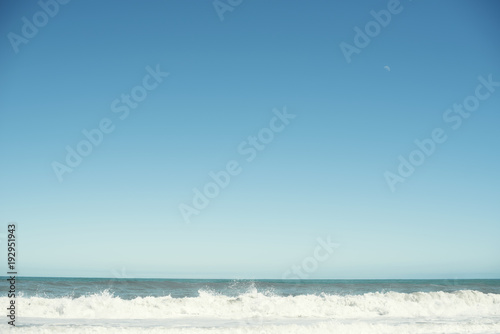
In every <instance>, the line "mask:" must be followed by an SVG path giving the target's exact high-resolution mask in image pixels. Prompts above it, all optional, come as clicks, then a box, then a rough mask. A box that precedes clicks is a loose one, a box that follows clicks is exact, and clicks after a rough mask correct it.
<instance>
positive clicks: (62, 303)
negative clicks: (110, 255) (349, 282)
mask: <svg viewBox="0 0 500 334" xmlns="http://www.w3.org/2000/svg"><path fill="white" fill-rule="evenodd" d="M7 303H8V301H7V298H6V297H1V298H0V305H2V304H3V305H7ZM17 312H18V313H17V314H18V319H17V322H18V325H23V324H24V325H27V327H24V328H22V331H21V333H52V332H58V333H59V332H62V333H76V332H78V333H100V332H104V333H105V332H106V331H109V332H113V333H136V332H139V333H140V332H148V333H156V332H158V333H159V332H162V330H165V329H167V328H168V332H169V333H238V332H239V333H299V332H300V333H331V332H336V333H351V332H352V333H379V332H380V333H393V332H394V333H395V332H397V333H406V332H407V333H463V332H464V330H466V331H467V332H468V333H499V332H500V324H499V323H500V321H499V320H500V295H499V294H486V293H482V292H478V291H471V290H465V291H456V292H416V293H397V292H386V293H367V294H364V295H345V296H341V295H319V296H318V295H300V296H287V297H284V296H275V295H267V294H262V293H258V292H256V291H251V292H247V293H245V294H241V295H239V296H237V297H228V296H225V295H219V294H215V293H212V292H208V291H199V296H198V297H185V298H172V297H170V296H165V297H144V298H142V297H137V298H135V299H132V300H124V299H121V298H119V297H116V296H113V295H112V294H110V293H108V292H107V291H105V292H102V293H100V294H94V295H89V296H83V297H79V298H71V297H66V298H43V297H28V298H26V297H21V298H18V299H17ZM18 328H19V327H18ZM3 329H6V327H5V326H4V325H3V324H2V325H0V332H4V331H3ZM76 329H78V330H76Z"/></svg>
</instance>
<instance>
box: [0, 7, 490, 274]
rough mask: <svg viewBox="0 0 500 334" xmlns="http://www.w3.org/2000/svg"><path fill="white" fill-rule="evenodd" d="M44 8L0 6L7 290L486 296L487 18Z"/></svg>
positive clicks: (467, 13) (441, 10)
mask: <svg viewBox="0 0 500 334" xmlns="http://www.w3.org/2000/svg"><path fill="white" fill-rule="evenodd" d="M54 1H55V0H54ZM54 1H52V0H42V1H41V3H42V4H47V5H42V7H45V11H46V12H50V13H49V14H50V15H49V14H44V13H45V12H41V11H43V10H44V9H43V8H42V7H41V5H40V4H39V3H38V2H37V1H24V2H13V1H11V2H3V3H2V4H1V5H0V13H1V14H0V15H1V20H0V32H1V34H0V35H1V36H3V37H2V41H1V45H2V46H1V47H0V68H1V73H2V75H1V76H0V91H1V92H2V99H1V100H0V171H1V173H0V189H1V192H0V221H1V222H2V224H3V225H1V226H4V227H2V229H4V230H2V231H0V239H1V238H2V236H3V237H5V234H2V233H6V226H7V223H9V222H16V223H17V224H18V242H19V249H18V254H19V259H18V261H19V274H20V275H27V276H109V277H112V276H127V277H173V278H281V277H282V275H283V273H285V272H286V271H287V270H290V268H292V266H293V265H297V266H299V267H303V266H304V263H306V264H305V265H306V266H307V265H308V264H307V263H308V262H307V261H309V265H311V263H313V262H314V261H316V262H317V268H314V269H313V270H310V272H308V273H307V278H454V277H457V278H500V258H499V256H498V254H500V243H499V242H498V236H499V235H500V210H499V209H498V203H499V200H500V178H499V177H498V171H499V170H500V158H499V153H498V152H499V151H498V147H499V144H500V131H499V121H500V115H499V111H500V62H499V59H500V45H499V44H498V36H499V33H500V20H498V17H499V14H500V4H499V3H498V2H496V1H482V2H474V1H439V2H431V1H421V0H419V1H409V0H406V1H403V0H402V1H400V2H399V4H397V2H395V1H356V2H337V1H312V2H310V1H285V0H279V1H273V2H268V1H264V0H254V1H248V0H243V1H242V2H241V3H240V4H239V5H236V6H231V5H229V4H228V3H233V4H237V3H238V1H232V2H228V1H220V2H219V9H218V10H219V13H218V12H217V9H216V8H214V5H213V2H212V1H204V2H196V3H188V2H184V1H162V2H155V1H149V2H139V1H125V2H122V1H108V2H106V3H102V2H100V1H96V0H89V1H77V0H73V1H69V2H68V3H66V4H60V3H59V2H54ZM221 3H222V4H225V6H230V7H224V5H220V4H221ZM54 4H57V5H54ZM56 6H57V7H56ZM224 8H226V9H227V8H230V10H226V11H224ZM220 11H223V12H220ZM372 11H373V12H372ZM40 12H41V13H42V14H40ZM384 13H389V15H390V18H388V17H387V16H384V15H385V14H384ZM221 17H222V18H223V20H221ZM45 19H46V22H45V21H44V20H45ZM377 19H378V21H377ZM34 21H35V23H36V22H38V25H39V26H38V27H37V26H36V25H35V24H34ZM370 22H371V23H370ZM356 27H357V28H359V29H360V30H361V34H359V31H360V30H357V28H356ZM366 29H368V32H367V31H366ZM370 29H371V30H370ZM346 45H348V46H346ZM342 46H343V47H342ZM342 50H344V52H343V51H342ZM345 50H349V51H345ZM354 50H355V51H354ZM346 52H347V53H348V54H346ZM348 60H349V61H348ZM167 73H168V75H167ZM460 104H462V105H463V104H465V106H463V107H461V106H459V105H460ZM454 105H455V106H454ZM460 108H461V109H460ZM468 110H472V111H468ZM287 115H288V116H287ZM94 129H99V130H98V131H99V133H101V134H102V136H101V135H99V134H97V133H98V132H95V131H94V132H92V131H93V130H94ZM436 129H437V130H436ZM85 131H88V133H90V135H88V136H90V137H91V139H88V138H87V137H86V136H85V134H84V133H83V132H85ZM436 131H437V132H436ZM433 133H434V135H433ZM92 136H94V137H92ZM433 136H434V139H432V140H433V144H429V143H430V142H429V138H433ZM92 140H93V141H94V143H92V142H91V141H92ZM416 140H417V141H420V142H422V143H424V144H425V145H427V146H425V147H424V148H423V149H422V148H421V149H419V147H418V146H417V144H416V143H415V141H416ZM82 141H83V143H82ZM439 141H440V142H439ZM88 145H90V146H88ZM68 148H69V150H70V151H71V150H74V151H75V152H76V154H78V150H80V153H81V152H83V153H81V154H80V158H77V157H74V156H73V157H70V158H68ZM426 149H427V150H428V152H427V154H426V153H425V152H423V151H425V150H426ZM90 150H91V151H90ZM416 150H420V151H422V152H423V153H418V152H417V153H413V152H415V151H416ZM70 155H72V154H70ZM85 155H86V156H85ZM400 156H401V158H402V159H403V160H404V161H405V162H401V161H402V160H401V158H400ZM67 159H69V160H67ZM412 159H413V160H412ZM410 160H411V161H414V162H415V164H417V166H409V164H410V165H411V164H412V163H411V162H410ZM68 161H69V162H68ZM55 162H57V163H55ZM70 164H73V166H70ZM400 165H404V166H400ZM54 166H58V167H57V168H58V169H57V170H59V172H55V170H54V168H55V167H54ZM61 166H65V167H61ZM61 168H62V169H61ZM398 169H399V171H398ZM69 170H71V172H69ZM223 170H225V171H226V172H224V173H223V174H224V177H222V179H221V180H219V183H220V184H222V186H221V185H217V184H216V183H213V180H212V177H211V176H210V173H211V172H214V173H220V171H223ZM387 172H389V173H392V174H391V175H392V177H391V179H392V180H393V182H395V183H393V185H392V186H391V185H390V184H388V182H387V179H386V178H387V175H388V174H387ZM58 173H59V175H58ZM225 173H227V174H225ZM401 173H402V174H405V173H406V174H405V175H402V174H401ZM227 176H228V178H227ZM394 177H396V178H398V177H399V179H398V180H399V181H402V180H404V182H399V181H398V182H396V181H394V180H395V179H394ZM226 181H227V182H226ZM211 182H212V183H211ZM226 183H227V185H226ZM207 184H208V185H207ZM194 189H197V190H194ZM198 190H199V191H200V193H201V194H202V195H199V194H198V195H197V191H198ZM392 190H394V191H392ZM207 192H208V194H207ZM200 197H202V198H200ZM210 197H213V198H210ZM193 201H194V202H195V203H193ZM183 212H184V216H183ZM186 215H187V216H189V220H190V223H189V224H188V223H186V221H185V217H186ZM328 236H330V238H331V240H333V241H334V242H335V243H338V244H340V246H339V247H338V248H336V249H335V250H334V251H333V252H332V253H331V254H330V253H328V256H326V255H325V254H326V253H325V254H323V253H322V255H325V256H326V258H325V260H324V261H323V260H321V261H319V260H318V255H317V254H316V255H315V250H316V249H317V247H318V246H319V245H320V243H319V242H318V241H317V239H318V238H322V239H326V238H327V237H328ZM1 241H2V244H1V245H0V247H1V248H4V242H5V239H3V240H1ZM2 251H4V250H2ZM316 253H317V252H316ZM5 255H6V254H5ZM308 258H309V259H314V260H307V259H308ZM311 261H313V262H311ZM4 262H5V261H2V264H1V266H0V268H5V263H4ZM2 270H3V271H5V270H4V269H2Z"/></svg>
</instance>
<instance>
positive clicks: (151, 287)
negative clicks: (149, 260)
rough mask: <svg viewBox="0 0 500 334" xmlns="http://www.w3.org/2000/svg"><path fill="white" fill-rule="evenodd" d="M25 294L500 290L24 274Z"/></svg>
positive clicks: (495, 284) (499, 286) (455, 283)
mask: <svg viewBox="0 0 500 334" xmlns="http://www.w3.org/2000/svg"><path fill="white" fill-rule="evenodd" d="M17 289H18V291H21V292H22V293H23V296H25V297H32V296H43V297H47V298H55V297H65V296H71V297H73V298H77V297H80V296H85V295H89V294H95V293H100V292H102V291H105V290H108V291H109V292H110V293H113V294H114V295H115V296H117V297H120V298H122V299H133V298H136V297H148V296H152V297H161V296H171V297H174V298H183V297H197V296H198V295H199V291H210V292H213V293H216V294H222V295H225V296H238V295H240V294H242V293H245V292H247V291H249V289H255V290H256V291H257V292H259V293H263V294H273V295H277V296H288V295H291V296H298V295H309V294H311V295H319V294H323V293H324V294H335V295H360V294H365V293H370V292H389V291H394V292H401V293H413V292H436V291H443V292H453V291H458V290H474V291H480V292H483V293H496V294H500V280H494V279H488V280H481V279H474V280H229V279H227V280H226V279H215V280H214V279H117V278H62V277H50V278H46V277H29V278H28V277H25V278H19V279H18V283H17Z"/></svg>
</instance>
